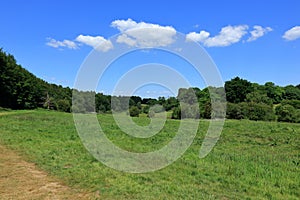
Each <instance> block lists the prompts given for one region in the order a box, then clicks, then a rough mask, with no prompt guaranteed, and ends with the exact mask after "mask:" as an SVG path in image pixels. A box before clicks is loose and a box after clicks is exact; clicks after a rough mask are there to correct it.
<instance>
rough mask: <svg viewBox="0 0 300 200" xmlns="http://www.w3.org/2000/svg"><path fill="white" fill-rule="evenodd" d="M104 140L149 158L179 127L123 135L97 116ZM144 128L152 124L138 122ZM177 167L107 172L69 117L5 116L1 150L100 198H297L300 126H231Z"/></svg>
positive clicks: (0, 115)
mask: <svg viewBox="0 0 300 200" xmlns="http://www.w3.org/2000/svg"><path fill="white" fill-rule="evenodd" d="M98 119H99V121H100V123H101V126H102V128H103V130H104V131H105V133H106V135H107V137H108V138H109V139H110V140H111V141H113V143H115V144H116V145H118V146H119V147H121V148H123V149H126V150H130V151H135V152H148V151H152V150H155V149H159V148H161V147H163V146H164V145H165V144H166V143H168V142H169V141H170V140H171V139H172V137H174V135H175V133H176V131H177V128H178V126H179V121H178V120H171V119H168V120H167V121H166V124H165V127H164V128H163V130H162V131H161V132H160V133H159V134H157V135H155V136H152V137H150V138H147V139H141V138H132V137H130V136H128V135H127V134H124V133H122V131H121V130H120V129H119V128H118V126H117V124H115V123H114V120H113V117H112V115H110V114H102V115H98ZM134 121H135V122H136V123H137V124H140V125H147V124H148V123H149V119H148V118H147V117H140V118H134ZM208 125H209V122H208V121H207V120H202V121H200V125H199V129H198V133H197V136H196V138H195V139H194V142H193V144H192V145H191V147H190V148H189V149H188V150H187V151H186V152H185V154H184V155H183V156H182V157H181V158H180V159H178V160H177V161H175V162H174V163H173V164H172V165H170V166H168V167H166V168H164V169H161V170H159V171H155V172H151V173H143V174H130V173H124V172H119V171H116V170H113V169H110V168H108V167H106V166H104V165H103V164H102V163H100V162H98V161H97V160H96V159H94V158H93V157H92V156H91V155H90V154H89V153H88V152H87V150H86V149H85V148H84V146H83V145H82V143H81V140H80V138H79V136H78V134H77V132H76V129H75V126H74V121H73V117H72V114H69V113H62V112H54V111H47V110H34V111H26V110H22V111H9V110H8V111H1V112H0V127H1V128H0V143H1V144H4V145H6V146H8V147H9V148H11V149H14V150H16V151H17V152H19V153H20V154H21V155H22V156H23V157H24V158H25V159H26V160H28V161H31V162H34V163H36V164H37V166H38V167H39V168H41V169H43V170H45V171H47V172H48V173H50V174H51V175H53V176H56V177H58V178H60V179H61V180H62V181H63V182H64V183H66V184H68V185H70V186H71V187H74V188H82V189H86V190H88V191H91V192H98V193H99V194H100V197H101V199H299V198H300V124H292V123H278V122H260V121H258V122H256V121H248V120H241V121H238V120H227V121H226V123H225V125H224V129H223V132H222V135H221V137H220V139H219V141H218V142H217V145H216V146H215V147H214V149H213V151H212V152H211V153H210V154H209V155H208V156H207V157H205V158H204V159H199V157H198V154H199V150H200V147H201V144H202V141H203V139H204V135H205V133H206V130H207V128H208Z"/></svg>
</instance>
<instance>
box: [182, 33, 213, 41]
mask: <svg viewBox="0 0 300 200" xmlns="http://www.w3.org/2000/svg"><path fill="white" fill-rule="evenodd" d="M209 35H210V34H209V32H206V31H200V33H196V32H191V33H188V34H187V35H186V40H188V41H191V40H193V41H195V42H204V41H205V40H206V39H207V38H208V37H209Z"/></svg>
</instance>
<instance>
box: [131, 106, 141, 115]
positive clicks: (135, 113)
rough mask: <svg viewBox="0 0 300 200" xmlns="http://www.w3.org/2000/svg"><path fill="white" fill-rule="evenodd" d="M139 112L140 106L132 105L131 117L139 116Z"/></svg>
mask: <svg viewBox="0 0 300 200" xmlns="http://www.w3.org/2000/svg"><path fill="white" fill-rule="evenodd" d="M139 114H140V110H139V109H138V107H136V106H131V107H130V108H129V115H130V116H131V117H138V116H139Z"/></svg>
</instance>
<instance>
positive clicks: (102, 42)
mask: <svg viewBox="0 0 300 200" xmlns="http://www.w3.org/2000/svg"><path fill="white" fill-rule="evenodd" d="M76 41H78V42H80V43H83V44H85V45H88V46H91V47H93V48H94V49H96V50H97V51H103V52H106V51H108V50H110V49H112V48H113V44H112V43H111V41H110V40H106V39H105V38H104V37H102V36H90V35H79V36H77V38H76Z"/></svg>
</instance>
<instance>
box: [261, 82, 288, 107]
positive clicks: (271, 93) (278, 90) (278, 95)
mask: <svg viewBox="0 0 300 200" xmlns="http://www.w3.org/2000/svg"><path fill="white" fill-rule="evenodd" d="M264 87H265V92H266V95H267V96H268V97H269V98H270V99H272V101H273V103H276V104H277V103H280V101H281V100H282V98H283V94H284V89H283V88H282V87H279V86H276V85H275V84H274V83H272V82H267V83H265V85H264Z"/></svg>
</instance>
